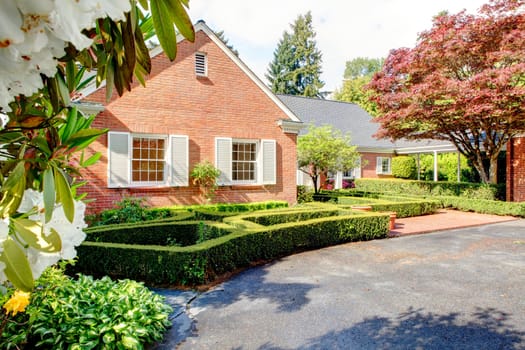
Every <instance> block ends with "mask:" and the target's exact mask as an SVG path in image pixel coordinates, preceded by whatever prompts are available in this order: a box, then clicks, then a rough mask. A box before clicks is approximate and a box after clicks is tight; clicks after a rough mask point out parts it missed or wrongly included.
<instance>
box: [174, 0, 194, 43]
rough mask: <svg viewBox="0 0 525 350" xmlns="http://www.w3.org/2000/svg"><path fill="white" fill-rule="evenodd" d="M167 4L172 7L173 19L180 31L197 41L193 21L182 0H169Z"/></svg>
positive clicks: (190, 39)
mask: <svg viewBox="0 0 525 350" xmlns="http://www.w3.org/2000/svg"><path fill="white" fill-rule="evenodd" d="M167 6H168V7H169V9H170V12H169V13H170V14H171V19H172V20H173V23H175V25H176V26H177V29H178V30H179V32H180V33H181V34H182V35H183V36H184V37H185V38H186V39H188V40H189V41H191V42H194V41H195V31H194V29H193V24H192V23H191V19H190V16H188V13H187V12H186V9H185V8H184V7H183V6H182V4H181V0H167Z"/></svg>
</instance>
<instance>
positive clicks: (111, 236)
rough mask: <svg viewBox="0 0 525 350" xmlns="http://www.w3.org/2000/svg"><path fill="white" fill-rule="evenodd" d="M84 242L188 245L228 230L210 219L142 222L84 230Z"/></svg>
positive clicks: (217, 235)
mask: <svg viewBox="0 0 525 350" xmlns="http://www.w3.org/2000/svg"><path fill="white" fill-rule="evenodd" d="M85 232H86V234H87V237H86V240H87V241H93V242H111V243H124V244H144V245H164V246H170V245H177V246H188V245H193V244H196V243H197V242H201V241H204V240H206V239H210V238H215V237H219V236H221V235H223V234H226V233H227V232H226V231H224V230H223V229H221V228H220V226H219V225H216V224H215V223H213V222H203V221H177V222H170V221H168V222H144V223H133V224H127V225H123V224H121V225H117V226H115V225H111V226H100V227H94V228H90V229H86V230H85Z"/></svg>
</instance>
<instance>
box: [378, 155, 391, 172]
mask: <svg viewBox="0 0 525 350" xmlns="http://www.w3.org/2000/svg"><path fill="white" fill-rule="evenodd" d="M391 173H392V171H391V168H390V158H388V157H377V158H376V174H384V175H390V174H391Z"/></svg>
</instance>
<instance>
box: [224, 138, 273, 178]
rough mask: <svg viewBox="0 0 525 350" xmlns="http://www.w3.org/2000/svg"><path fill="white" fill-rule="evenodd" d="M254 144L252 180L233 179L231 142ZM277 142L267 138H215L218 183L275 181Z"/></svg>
mask: <svg viewBox="0 0 525 350" xmlns="http://www.w3.org/2000/svg"><path fill="white" fill-rule="evenodd" d="M235 143H249V144H255V152H256V153H255V161H253V162H254V164H255V166H254V168H255V169H254V175H255V178H254V179H253V180H233V163H234V160H233V144H235ZM276 152H277V144H276V141H275V140H268V139H241V138H228V137H217V138H215V166H216V167H217V168H218V169H219V170H220V171H221V175H220V176H219V180H218V184H219V185H221V186H227V185H241V186H242V185H274V184H276V182H277V155H276Z"/></svg>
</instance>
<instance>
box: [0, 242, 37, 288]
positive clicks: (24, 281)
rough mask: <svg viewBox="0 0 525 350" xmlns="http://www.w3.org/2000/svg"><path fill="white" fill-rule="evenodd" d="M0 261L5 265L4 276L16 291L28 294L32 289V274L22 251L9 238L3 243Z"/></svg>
mask: <svg viewBox="0 0 525 350" xmlns="http://www.w3.org/2000/svg"><path fill="white" fill-rule="evenodd" d="M3 248H4V250H3V251H2V253H1V254H0V261H2V262H3V263H4V264H5V270H4V271H5V274H6V276H7V278H8V279H9V281H10V282H11V283H12V284H13V285H14V286H15V287H16V288H18V289H20V290H22V291H24V292H28V291H30V290H32V289H33V286H34V281H33V272H32V271H31V267H30V266H29V261H28V260H27V257H26V255H25V252H24V250H23V249H22V248H21V247H20V246H19V245H18V244H17V243H16V242H15V241H13V239H11V238H10V237H9V238H7V239H6V240H5V242H4V247H3Z"/></svg>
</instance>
